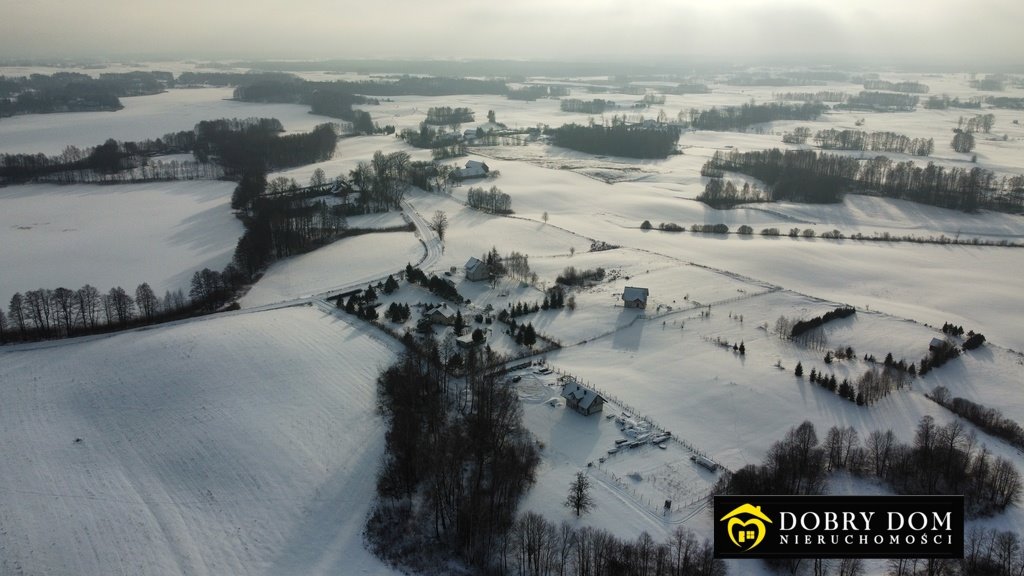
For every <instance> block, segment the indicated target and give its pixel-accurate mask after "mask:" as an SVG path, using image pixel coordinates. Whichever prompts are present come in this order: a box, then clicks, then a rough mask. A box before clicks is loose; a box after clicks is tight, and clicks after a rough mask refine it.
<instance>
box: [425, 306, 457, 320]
mask: <svg viewBox="0 0 1024 576" xmlns="http://www.w3.org/2000/svg"><path fill="white" fill-rule="evenodd" d="M435 314H437V315H439V316H441V317H443V318H445V319H450V318H455V310H452V309H451V308H449V307H448V305H447V304H442V305H440V306H438V307H437V308H434V309H433V310H431V311H430V315H431V316H433V315H435Z"/></svg>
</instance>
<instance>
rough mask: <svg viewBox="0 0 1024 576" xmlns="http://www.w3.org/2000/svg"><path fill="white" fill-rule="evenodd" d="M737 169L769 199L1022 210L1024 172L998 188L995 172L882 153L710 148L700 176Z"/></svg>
mask: <svg viewBox="0 0 1024 576" xmlns="http://www.w3.org/2000/svg"><path fill="white" fill-rule="evenodd" d="M726 171H729V172H739V173H742V174H747V175H749V176H753V177H755V178H758V179H760V180H762V181H764V182H765V183H766V184H768V185H769V186H771V187H772V189H771V197H772V200H774V201H778V200H792V201H795V202H810V203H829V202H839V201H840V200H841V199H842V194H843V192H844V191H846V190H848V189H854V188H855V189H866V190H870V191H873V192H875V193H877V194H880V195H882V196H885V197H887V198H898V199H902V200H910V201H913V202H920V203H922V204H931V205H933V206H939V207H942V208H950V209H954V210H963V211H974V210H977V209H979V208H987V209H990V210H999V211H1006V212H1015V211H1020V210H1021V209H1022V208H1024V199H1022V197H1021V194H1020V192H1024V176H1020V175H1018V176H1014V177H1012V178H1008V179H1006V178H1004V179H1003V181H1002V182H1000V183H999V185H998V186H997V185H996V184H997V182H998V181H997V179H996V177H995V174H993V173H992V171H990V170H986V169H983V168H979V167H974V168H971V169H965V168H959V167H953V168H948V167H945V166H938V165H936V164H934V163H932V162H929V163H928V165H927V166H924V167H921V166H917V165H915V164H914V163H913V162H911V161H907V162H894V161H892V160H890V159H889V158H886V157H885V156H877V157H875V158H871V159H867V160H863V161H861V160H858V159H856V158H852V157H848V156H840V155H835V154H828V153H824V152H815V151H813V150H787V151H785V152H783V151H781V150H779V149H777V148H776V149H772V150H764V151H758V152H743V153H741V152H739V151H736V150H733V151H730V152H727V153H726V152H722V151H718V152H715V154H714V156H713V157H712V158H711V160H709V161H708V162H707V163H705V164H704V166H703V168H701V174H702V175H704V176H710V177H719V176H721V175H722V174H723V172H726Z"/></svg>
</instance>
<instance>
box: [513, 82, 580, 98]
mask: <svg viewBox="0 0 1024 576" xmlns="http://www.w3.org/2000/svg"><path fill="white" fill-rule="evenodd" d="M569 94H570V90H569V89H568V88H566V87H565V86H551V85H543V86H539V85H530V86H523V87H522V88H509V89H508V92H507V93H506V94H505V96H506V97H507V98H508V99H509V100H527V101H532V100H539V99H541V98H561V97H563V96H568V95H569Z"/></svg>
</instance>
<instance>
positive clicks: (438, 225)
mask: <svg viewBox="0 0 1024 576" xmlns="http://www.w3.org/2000/svg"><path fill="white" fill-rule="evenodd" d="M430 229H431V230H433V231H434V232H436V233H437V237H438V238H439V239H440V240H441V241H442V242H444V234H445V232H446V231H447V230H448V215H447V214H445V213H444V211H443V210H437V211H435V212H434V216H433V218H431V219H430Z"/></svg>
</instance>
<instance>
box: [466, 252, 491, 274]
mask: <svg viewBox="0 0 1024 576" xmlns="http://www.w3.org/2000/svg"><path fill="white" fill-rule="evenodd" d="M481 266H483V267H484V268H486V267H487V265H486V264H484V263H483V261H482V260H480V259H479V258H476V257H475V256H470V257H469V260H467V261H466V272H473V271H475V270H477V269H479V268H480V267H481Z"/></svg>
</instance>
